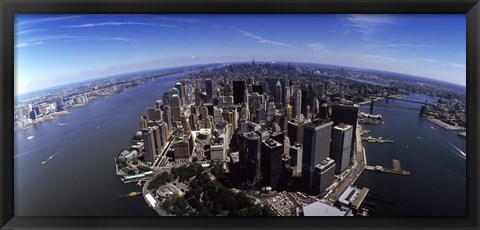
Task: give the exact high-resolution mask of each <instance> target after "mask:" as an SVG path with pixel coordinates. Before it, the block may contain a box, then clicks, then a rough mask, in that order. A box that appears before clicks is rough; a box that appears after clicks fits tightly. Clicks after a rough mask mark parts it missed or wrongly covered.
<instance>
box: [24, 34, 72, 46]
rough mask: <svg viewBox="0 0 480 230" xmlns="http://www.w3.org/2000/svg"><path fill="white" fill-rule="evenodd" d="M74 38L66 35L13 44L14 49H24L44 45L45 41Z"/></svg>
mask: <svg viewBox="0 0 480 230" xmlns="http://www.w3.org/2000/svg"><path fill="white" fill-rule="evenodd" d="M74 38H76V37H75V36H68V35H58V36H48V37H40V38H33V39H28V40H25V41H21V42H19V43H16V44H15V48H24V47H28V46H36V45H42V44H46V41H50V40H62V39H74Z"/></svg>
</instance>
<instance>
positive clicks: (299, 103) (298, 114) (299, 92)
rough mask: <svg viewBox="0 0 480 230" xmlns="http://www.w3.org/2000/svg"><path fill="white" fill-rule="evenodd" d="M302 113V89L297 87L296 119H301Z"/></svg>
mask: <svg viewBox="0 0 480 230" xmlns="http://www.w3.org/2000/svg"><path fill="white" fill-rule="evenodd" d="M301 113H302V90H301V89H297V92H296V93H295V120H297V121H299V120H300V119H301Z"/></svg>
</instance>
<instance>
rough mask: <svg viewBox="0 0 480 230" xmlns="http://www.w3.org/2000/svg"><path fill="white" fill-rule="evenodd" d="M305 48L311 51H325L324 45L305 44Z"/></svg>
mask: <svg viewBox="0 0 480 230" xmlns="http://www.w3.org/2000/svg"><path fill="white" fill-rule="evenodd" d="M307 47H308V48H310V49H311V50H313V51H320V50H325V47H326V45H325V43H309V44H307Z"/></svg>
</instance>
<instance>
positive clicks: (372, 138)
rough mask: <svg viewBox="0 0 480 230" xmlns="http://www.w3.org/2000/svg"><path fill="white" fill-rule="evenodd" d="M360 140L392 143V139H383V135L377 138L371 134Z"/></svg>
mask: <svg viewBox="0 0 480 230" xmlns="http://www.w3.org/2000/svg"><path fill="white" fill-rule="evenodd" d="M362 141H368V142H370V143H382V144H383V143H393V140H392V139H383V137H378V138H375V137H372V136H369V137H362Z"/></svg>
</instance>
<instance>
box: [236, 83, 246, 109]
mask: <svg viewBox="0 0 480 230" xmlns="http://www.w3.org/2000/svg"><path fill="white" fill-rule="evenodd" d="M246 89H247V86H246V85H245V81H233V103H234V104H242V103H243V102H244V97H245V95H244V94H245V90H246Z"/></svg>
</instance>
